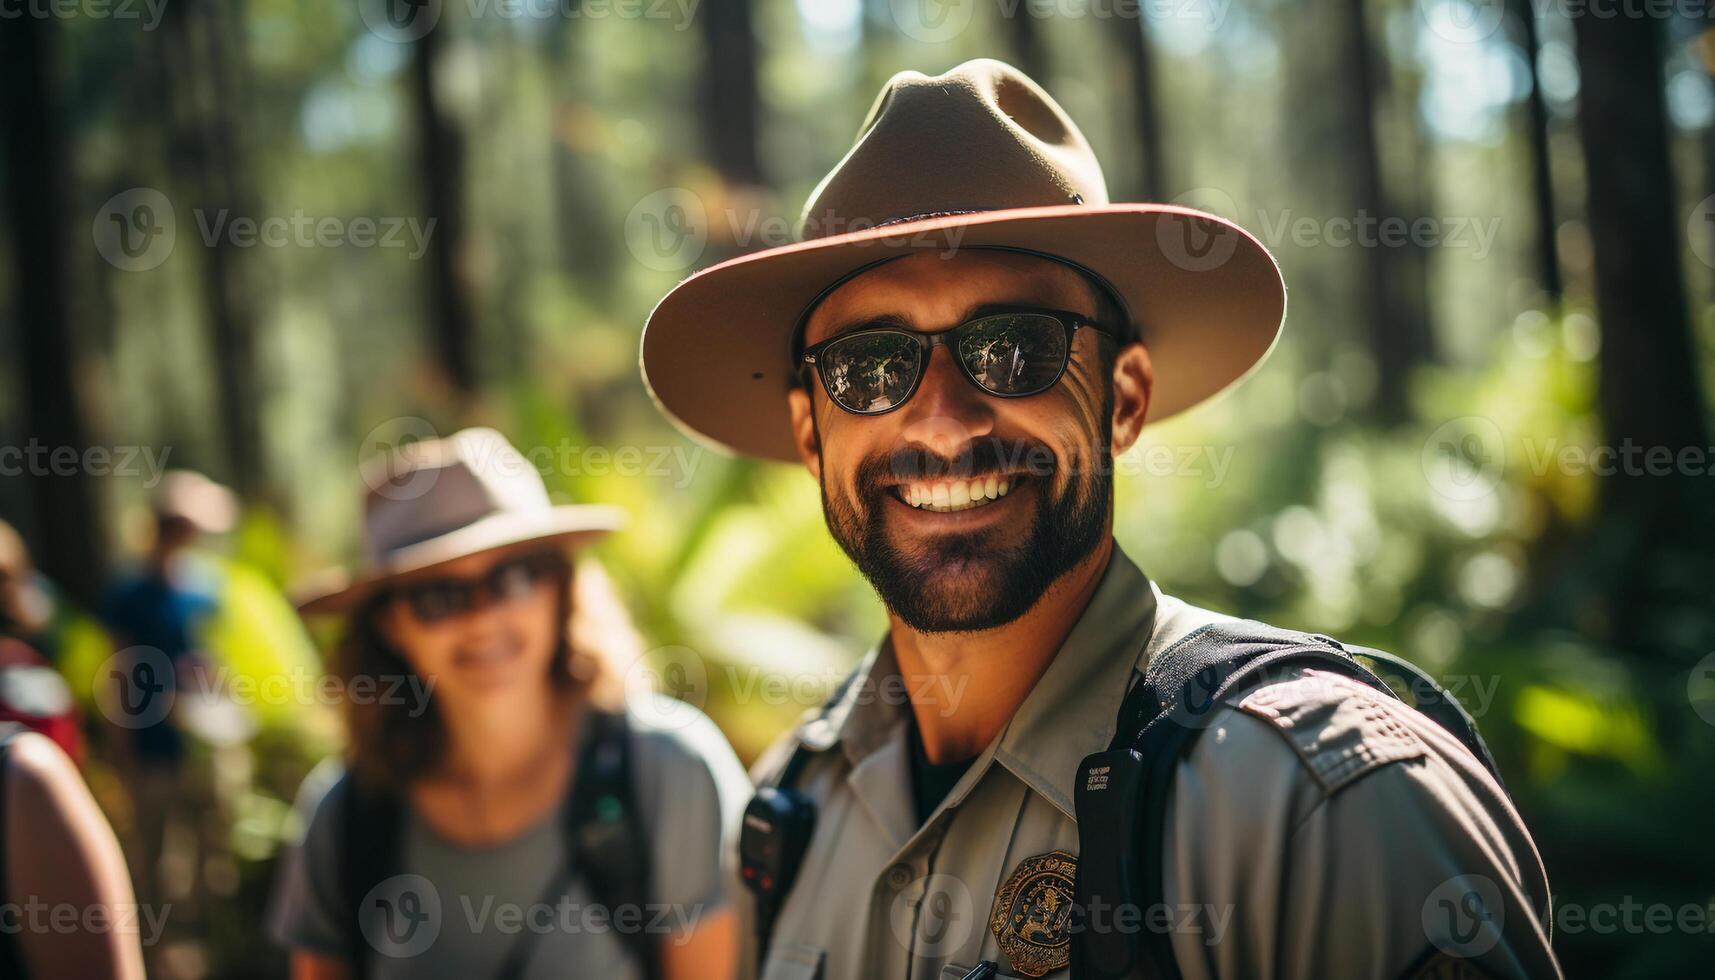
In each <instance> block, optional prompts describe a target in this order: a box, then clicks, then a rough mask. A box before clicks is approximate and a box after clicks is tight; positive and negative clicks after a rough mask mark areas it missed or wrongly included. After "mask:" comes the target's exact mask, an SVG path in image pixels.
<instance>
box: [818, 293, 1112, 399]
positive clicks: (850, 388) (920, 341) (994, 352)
mask: <svg viewBox="0 0 1715 980" xmlns="http://www.w3.org/2000/svg"><path fill="white" fill-rule="evenodd" d="M1079 327H1097V332H1098V333H1099V334H1101V335H1102V336H1104V337H1107V336H1110V335H1109V334H1108V333H1107V332H1106V331H1104V330H1101V329H1100V327H1099V325H1098V324H1095V323H1092V322H1091V321H1089V320H1087V319H1085V318H1084V317H1082V316H1080V315H1078V314H1076V313H1066V312H1063V311H1060V310H1038V309H1023V308H1021V309H1010V310H1003V311H1000V312H995V313H985V314H984V315H982V316H979V317H977V318H976V319H974V320H967V321H966V322H964V323H961V324H959V325H958V326H956V327H954V328H953V329H951V330H946V331H942V332H940V333H918V332H916V331H913V330H905V329H902V328H899V327H876V328H874V329H870V330H854V331H852V332H851V333H843V334H840V335H838V336H835V337H830V338H829V339H827V340H824V341H822V342H821V343H819V344H813V345H811V346H809V347H807V348H805V349H804V354H803V363H804V364H805V365H808V366H812V367H814V368H815V369H816V373H817V374H818V375H819V376H820V377H821V379H822V389H823V390H824V391H826V392H827V393H828V398H829V399H830V400H832V401H833V403H834V404H835V405H838V406H839V407H841V408H843V409H845V410H846V411H848V412H850V413H852V414H853V415H882V414H884V413H887V412H891V411H893V410H894V409H896V408H898V407H899V406H901V405H903V404H905V402H906V401H907V400H908V399H910V397H911V396H912V395H913V394H915V393H916V392H917V385H918V384H919V383H921V382H922V380H923V373H924V372H925V371H926V370H927V369H928V366H929V357H930V355H932V354H933V353H934V352H935V348H937V347H940V346H943V345H945V346H946V347H947V348H948V349H949V350H950V351H951V352H952V354H953V360H954V361H956V362H957V363H958V365H959V370H960V371H961V372H963V373H964V375H965V377H966V379H968V380H969V381H970V382H971V384H974V385H976V386H977V387H978V388H980V389H982V390H983V391H985V392H988V393H989V394H991V395H994V396H995V397H997V398H1023V397H1025V396H1027V395H1036V394H1041V393H1042V392H1044V391H1047V390H1048V389H1049V388H1052V387H1054V385H1055V384H1056V383H1057V382H1058V381H1059V380H1060V376H1061V375H1062V374H1065V373H1066V364H1067V362H1068V361H1070V360H1071V358H1072V334H1073V333H1074V332H1075V331H1076V330H1077V329H1078V328H1079Z"/></svg>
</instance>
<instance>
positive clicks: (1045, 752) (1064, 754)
mask: <svg viewBox="0 0 1715 980" xmlns="http://www.w3.org/2000/svg"><path fill="white" fill-rule="evenodd" d="M1156 599H1157V596H1156V592H1155V589H1154V586H1153V585H1152V584H1151V582H1150V581H1149V579H1148V578H1147V577H1146V576H1145V575H1144V574H1143V571H1142V569H1140V568H1138V567H1137V565H1136V564H1135V563H1133V562H1132V560H1131V558H1130V557H1128V556H1127V555H1126V553H1125V552H1124V551H1122V550H1120V547H1119V545H1118V544H1117V543H1116V544H1115V545H1114V551H1113V557H1112V558H1111V559H1109V561H1108V568H1107V571H1106V572H1105V573H1103V575H1102V581H1101V584H1100V585H1098V586H1097V587H1096V591H1095V594H1094V595H1092V596H1091V597H1090V602H1089V605H1087V606H1085V607H1084V612H1083V615H1081V616H1079V617H1078V622H1077V625H1075V626H1073V627H1072V632H1071V633H1069V634H1067V636H1066V641H1065V642H1064V643H1062V644H1061V645H1060V652H1059V653H1057V654H1055V656H1054V660H1053V662H1051V663H1050V664H1049V665H1048V669H1047V670H1046V671H1044V672H1043V674H1042V678H1041V679H1040V680H1038V681H1037V682H1036V686H1035V687H1034V688H1032V689H1031V691H1030V694H1029V696H1028V697H1026V698H1025V699H1024V703H1023V704H1021V705H1019V706H1018V710H1017V711H1016V712H1014V713H1013V716H1012V720H1011V721H1009V722H1008V723H1007V726H1006V728H1004V729H1003V730H1002V731H1001V734H1000V745H999V747H998V748H997V749H996V750H995V760H996V761H997V762H999V763H1000V764H1001V765H1003V766H1005V767H1006V768H1007V769H1008V770H1010V771H1011V772H1012V773H1013V774H1014V775H1015V776H1017V777H1018V778H1019V779H1021V780H1023V781H1024V782H1025V783H1026V784H1028V785H1029V786H1030V788H1031V789H1034V790H1035V791H1036V792H1037V793H1039V794H1041V795H1042V796H1044V797H1046V798H1047V799H1048V801H1049V802H1051V803H1053V804H1054V805H1055V806H1057V807H1059V808H1060V809H1061V810H1062V811H1063V812H1064V813H1065V814H1066V815H1067V816H1074V815H1075V814H1074V812H1073V803H1072V787H1073V783H1074V781H1075V779H1076V776H1077V770H1078V764H1079V763H1080V762H1082V761H1083V760H1084V757H1085V756H1087V755H1089V754H1090V753H1092V752H1100V751H1102V750H1103V749H1106V748H1107V747H1108V743H1109V742H1110V741H1112V740H1113V737H1114V730H1115V728H1116V727H1117V726H1118V723H1119V710H1120V703H1121V702H1122V701H1124V700H1125V695H1126V691H1128V690H1129V689H1130V688H1131V681H1132V673H1133V671H1134V670H1137V669H1139V668H1140V667H1141V666H1142V664H1143V661H1144V651H1145V648H1146V647H1147V646H1148V644H1149V639H1150V635H1151V633H1152V631H1153V626H1154V621H1155V613H1156V606H1157V602H1156Z"/></svg>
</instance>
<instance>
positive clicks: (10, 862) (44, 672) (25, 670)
mask: <svg viewBox="0 0 1715 980" xmlns="http://www.w3.org/2000/svg"><path fill="white" fill-rule="evenodd" d="M30 579H31V564H30V560H29V554H28V552H26V551H25V549H24V544H23V540H22V539H21V538H19V537H18V535H17V533H16V532H14V531H13V530H12V528H11V526H9V525H7V524H6V523H4V522H0V977H26V978H27V977H101V978H107V977H113V978H141V977H142V976H143V949H142V945H141V939H142V936H143V928H144V926H145V925H146V924H148V923H150V922H152V921H153V918H152V917H150V916H146V915H143V914H141V911H142V910H139V909H138V907H137V903H136V899H135V898H134V897H133V894H132V891H131V877H130V874H129V873H128V872H127V871H126V867H125V857H124V855H123V854H122V853H121V852H120V850H119V841H118V840H117V839H116V838H115V837H114V836H113V828H112V827H111V826H109V825H108V823H107V818H106V817H104V816H103V815H102V813H101V810H100V808H99V807H97V806H96V804H95V799H94V797H92V796H90V794H89V788H88V787H87V786H85V785H84V782H83V777H82V776H80V775H79V774H78V771H77V766H76V765H74V764H73V762H72V760H71V759H70V758H69V757H68V756H67V754H66V751H65V749H64V748H62V745H61V744H59V743H57V742H56V737H57V738H59V739H63V740H64V741H65V744H66V746H67V747H71V748H75V744H76V743H75V741H74V740H73V735H74V733H75V727H76V715H75V713H74V712H72V711H71V709H70V694H69V692H68V691H66V689H65V683H64V681H62V680H61V679H60V677H59V675H58V674H55V673H54V672H53V670H52V668H50V667H48V666H47V665H46V663H45V662H43V661H42V659H41V658H40V657H39V656H38V655H37V654H36V653H35V652H34V650H33V649H31V648H30V647H29V646H28V645H27V644H26V643H25V638H26V637H29V636H32V635H34V634H35V633H36V632H37V631H38V630H39V629H40V628H41V626H42V625H43V624H42V615H41V614H40V613H39V612H38V610H39V608H40V606H41V603H40V602H39V601H38V600H37V599H36V597H35V594H34V593H33V592H32V591H31V590H32V588H33V586H32V584H31V582H30ZM31 729H35V730H34V731H32V730H31ZM67 729H70V730H71V731H67Z"/></svg>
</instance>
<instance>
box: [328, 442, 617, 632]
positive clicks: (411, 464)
mask: <svg viewBox="0 0 1715 980" xmlns="http://www.w3.org/2000/svg"><path fill="white" fill-rule="evenodd" d="M363 479H364V483H365V484H366V485H367V486H368V492H367V494H366V496H365V498H364V508H363V552H364V555H363V567H362V569H361V570H360V571H359V572H358V573H357V574H356V575H351V574H348V573H346V572H343V571H340V570H333V571H329V572H323V573H322V574H321V575H318V576H316V577H315V578H314V579H312V580H311V581H310V583H308V584H307V585H306V586H305V587H303V588H300V589H299V590H298V591H297V595H296V597H295V598H296V602H297V606H298V611H299V612H301V613H304V614H305V615H319V614H327V613H340V612H345V611H347V610H349V609H351V608H353V607H355V606H356V605H358V604H359V603H361V602H363V601H364V600H365V599H367V598H369V597H371V596H373V595H375V594H376V593H377V592H378V591H379V590H381V589H383V588H385V587H386V586H388V585H390V584H398V583H401V582H404V581H408V580H410V579H412V578H416V577H420V576H424V575H430V574H433V572H434V570H435V569H436V568H438V567H439V566H442V565H445V564H447V563H448V562H452V561H457V560H458V559H460V558H466V557H469V556H471V555H477V554H483V553H485V552H490V551H499V550H503V549H511V548H526V547H538V546H540V547H554V546H559V547H565V548H574V547H577V546H580V545H582V544H584V543H587V542H589V541H592V540H594V539H595V538H598V537H600V536H602V535H605V534H607V533H609V532H610V531H613V530H615V529H617V528H618V527H619V526H620V524H621V523H622V521H623V517H624V512H623V511H621V510H619V509H618V508H616V507H606V506H600V505H595V504H560V505H555V504H554V503H553V502H552V501H551V500H550V499H549V497H548V489H547V487H546V486H545V485H544V484H543V482H542V474H541V473H539V472H537V470H536V467H535V465H534V464H532V463H531V462H530V461H529V460H528V459H527V458H525V456H524V455H523V454H522V453H520V452H519V451H518V450H517V449H516V448H514V447H513V445H512V444H511V443H510V442H507V441H506V437H504V436H502V435H501V434H500V433H498V432H496V431H494V430H493V429H465V430H463V431H461V432H457V433H454V434H453V435H451V436H449V437H447V438H445V439H428V440H422V441H418V442H413V443H411V444H409V445H406V446H403V447H401V448H400V449H399V450H397V451H396V452H393V453H390V454H387V455H385V456H382V457H379V458H377V459H373V460H370V461H369V462H368V463H366V464H365V466H364V467H363Z"/></svg>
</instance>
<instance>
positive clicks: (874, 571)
mask: <svg viewBox="0 0 1715 980" xmlns="http://www.w3.org/2000/svg"><path fill="white" fill-rule="evenodd" d="M1099 445H1100V446H1101V450H1100V453H1099V457H1098V459H1097V462H1098V463H1099V464H1100V465H1097V466H1094V467H1090V466H1075V467H1074V468H1073V470H1072V472H1071V473H1070V474H1069V475H1068V479H1067V480H1066V481H1065V485H1064V486H1063V487H1059V488H1058V489H1056V487H1055V484H1056V483H1058V482H1060V481H1059V480H1057V479H1056V477H1058V476H1059V475H1060V473H1061V469H1060V467H1059V466H1058V465H1056V461H1055V456H1054V454H1053V453H1052V451H1050V450H1049V449H1048V448H1047V447H1046V446H1043V445H1041V444H1040V443H1027V442H1005V441H1002V440H999V439H995V440H984V441H981V442H976V443H972V444H971V445H970V446H969V447H968V449H967V450H966V452H964V453H962V454H961V455H960V456H958V457H957V458H954V459H946V458H943V457H936V456H931V455H929V454H927V453H924V452H922V451H920V450H916V449H907V450H901V451H899V452H895V453H892V454H889V455H885V456H880V457H875V458H872V459H870V460H866V461H865V462H864V463H863V464H862V465H860V466H859V467H858V473H857V478H856V480H855V481H854V482H855V484H856V487H855V491H854V497H853V498H850V499H848V498H843V497H842V498H839V499H836V497H835V496H834V495H833V494H830V493H829V492H828V487H827V476H826V474H827V470H826V469H825V468H824V469H823V471H822V472H823V480H822V507H823V511H824V513H825V514H826V515H827V521H828V530H829V531H830V532H831V533H832V534H833V536H834V540H836V541H838V542H839V544H840V547H841V548H843V549H844V550H845V553H846V554H847V555H848V556H849V557H850V558H851V560H852V562H853V563H854V564H856V565H857V567H858V570H859V571H861V572H862V573H863V575H864V577H865V578H866V579H868V580H869V583H870V585H871V586H872V587H874V589H875V591H876V593H877V594H878V595H879V596H880V597H881V601H882V602H883V603H885V604H886V605H887V608H888V609H889V610H890V611H891V612H892V613H893V614H894V615H895V616H898V617H899V618H900V619H901V620H903V621H904V622H905V623H906V625H908V626H910V627H911V628H912V629H914V630H917V631H918V632H922V633H951V632H960V633H964V632H976V631H979V630H987V629H993V628H995V627H997V626H1004V625H1006V624H1007V623H1010V622H1012V621H1014V620H1016V619H1018V618H1019V617H1020V616H1023V615H1024V614H1025V613H1026V612H1029V611H1030V609H1031V608H1032V607H1033V606H1035V605H1036V603H1037V601H1038V600H1039V599H1041V598H1042V595H1043V593H1045V592H1047V591H1048V588H1049V586H1051V585H1053V584H1054V583H1055V582H1057V581H1059V580H1060V578H1061V577H1062V576H1064V575H1065V574H1066V573H1067V572H1068V571H1070V570H1071V569H1072V568H1073V567H1074V566H1076V565H1077V564H1078V563H1079V562H1080V561H1083V560H1084V559H1085V558H1087V557H1089V556H1090V554H1091V553H1092V552H1093V551H1095V549H1096V548H1097V546H1098V545H1100V544H1101V539H1102V535H1103V534H1104V533H1105V530H1106V527H1107V520H1108V515H1109V510H1110V507H1111V504H1112V500H1113V476H1112V473H1113V468H1112V467H1111V466H1110V465H1107V464H1108V463H1109V462H1110V460H1111V458H1112V454H1111V451H1110V450H1109V449H1108V443H1107V441H1106V440H1105V439H1103V440H1102V441H1101V442H1100V443H1099ZM1086 461H1087V460H1086ZM1021 463H1023V464H1025V465H1026V468H1027V470H1028V475H1029V486H1030V489H1031V490H1032V491H1033V492H1034V493H1035V494H1036V505H1035V509H1034V513H1033V515H1032V519H1031V520H1030V521H1029V522H1028V524H1026V525H1024V526H1020V524H1019V523H1018V522H1012V521H1005V522H1001V523H1000V525H999V526H995V527H989V528H984V529H982V530H979V531H972V532H967V533H959V532H942V533H937V534H934V535H926V536H924V537H922V538H921V539H919V540H917V541H911V542H907V543H906V544H905V547H903V548H901V547H899V546H896V545H895V543H894V541H893V540H891V539H890V537H889V535H888V533H887V531H888V528H887V518H886V514H887V510H886V508H887V501H886V500H884V499H883V497H884V495H889V494H892V493H893V491H892V489H891V485H892V484H896V483H898V482H899V481H900V480H908V479H913V478H919V479H934V478H937V477H941V478H949V479H960V478H964V479H970V478H973V477H977V476H982V475H985V474H998V473H1004V472H1006V471H1007V470H1008V468H1009V466H1008V464H1010V465H1011V466H1013V467H1016V466H1018V465H1020V464H1021ZM1020 489H1022V488H1020ZM1014 492H1017V491H1014ZM988 506H996V505H994V504H990V505H988Z"/></svg>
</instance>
